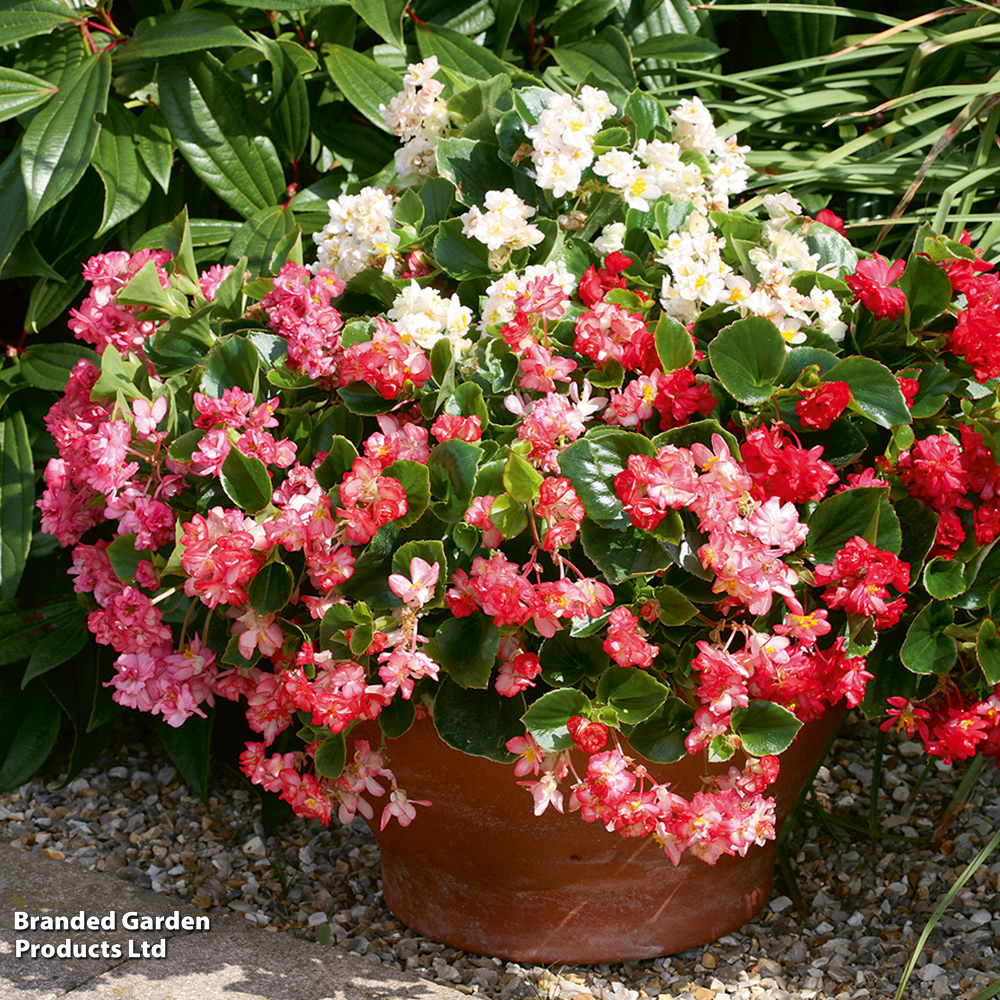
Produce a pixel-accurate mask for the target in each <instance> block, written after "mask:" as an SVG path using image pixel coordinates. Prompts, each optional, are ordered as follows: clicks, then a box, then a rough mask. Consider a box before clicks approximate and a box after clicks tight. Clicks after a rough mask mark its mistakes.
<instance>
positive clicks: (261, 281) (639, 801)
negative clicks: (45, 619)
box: [39, 57, 1000, 863]
mask: <svg viewBox="0 0 1000 1000" xmlns="http://www.w3.org/2000/svg"><path fill="white" fill-rule="evenodd" d="M526 82H527V81H524V80H518V79H517V78H516V77H514V78H512V77H509V76H498V77H494V78H492V79H490V80H487V81H480V82H475V81H472V80H470V79H468V78H462V77H461V75H460V74H457V73H453V72H445V71H443V70H441V69H440V68H439V66H438V63H437V60H436V59H435V58H433V57H432V58H429V59H426V60H425V61H424V62H423V63H420V64H418V65H413V66H411V67H410V70H409V73H408V75H407V77H406V79H405V88H404V90H403V91H402V92H401V93H400V94H399V95H398V96H397V97H396V98H394V99H393V100H392V101H391V102H390V103H389V104H388V105H386V106H385V107H384V108H383V109H382V112H383V114H384V120H385V122H386V124H387V126H388V127H390V128H391V129H392V130H393V131H395V133H396V134H397V135H398V136H399V138H400V140H401V146H400V149H399V152H398V154H397V156H396V169H397V178H396V183H395V184H393V185H391V186H390V187H388V188H384V189H383V188H374V187H361V188H360V189H358V188H355V189H353V190H348V191H345V192H343V193H342V194H341V195H340V196H339V197H338V198H336V199H335V200H333V201H331V202H330V203H329V223H328V224H327V225H326V226H325V227H324V228H323V229H322V230H321V231H320V232H318V233H317V234H316V236H315V256H314V259H313V260H312V262H311V263H309V264H308V265H307V264H306V263H304V261H303V259H302V257H301V254H300V253H299V248H298V246H297V244H295V243H293V242H292V241H290V240H288V241H283V242H282V243H281V244H279V245H278V246H277V248H276V250H275V253H274V257H273V260H272V265H273V266H272V273H271V274H270V275H263V276H260V275H250V274H247V273H246V269H245V262H243V261H241V262H240V263H237V264H236V265H235V266H234V267H226V268H221V267H219V266H213V267H211V268H210V269H208V270H205V271H201V272H200V271H199V268H198V265H197V263H196V258H195V256H194V253H193V251H192V246H191V240H190V235H189V232H188V230H187V227H186V219H185V217H184V216H183V215H182V216H180V217H178V219H177V220H176V222H175V224H174V226H173V227H172V228H171V229H170V231H169V232H168V234H167V239H166V242H165V245H164V249H163V250H162V251H152V250H141V251H139V252H137V253H134V254H131V255H130V254H128V253H125V252H116V253H108V254H103V255H100V256H97V257H94V258H92V259H91V260H89V261H88V262H87V264H86V265H85V267H84V272H83V273H84V277H85V279H86V280H87V281H88V282H89V283H90V291H89V295H88V297H87V298H86V300H85V301H84V302H83V304H82V305H81V306H80V308H79V309H77V310H74V312H73V315H72V319H71V321H70V326H71V328H72V330H73V331H74V332H75V334H76V335H77V336H78V337H79V338H80V339H82V340H84V341H86V342H88V343H90V344H91V345H93V347H94V352H95V353H94V354H93V356H92V357H90V358H84V359H82V360H80V361H79V362H78V363H77V364H76V366H75V367H74V368H73V370H72V374H71V375H70V378H69V382H68V384H67V386H66V391H65V395H64V397H63V399H62V400H61V401H60V402H59V403H58V404H56V406H54V407H53V408H52V410H51V412H50V414H49V417H48V428H49V430H50V431H51V433H52V435H53V437H54V438H55V441H56V444H57V446H58V449H59V457H58V458H54V459H52V460H51V461H50V462H49V465H48V468H47V470H46V476H45V478H46V484H47V488H46V490H45V493H44V496H43V497H42V499H41V501H40V503H39V506H40V507H41V509H42V518H43V528H44V530H45V531H47V532H50V533H51V534H53V535H55V536H56V537H57V538H58V540H59V542H60V543H61V544H63V545H66V546H72V547H73V567H74V568H73V571H72V572H73V574H74V577H75V586H76V590H77V591H78V593H80V594H81V595H88V597H87V598H86V599H87V600H89V601H90V610H89V616H88V619H87V626H88V628H89V630H90V632H91V633H93V635H94V637H95V638H96V640H97V642H98V643H100V644H103V645H105V646H109V647H111V649H112V650H113V651H114V653H115V659H114V673H113V676H112V677H110V679H109V680H108V681H107V682H106V683H107V685H108V686H109V687H110V688H111V689H112V691H113V697H114V700H115V701H117V702H118V703H119V704H121V705H125V706H129V707H131V708H135V709H139V710H141V711H144V712H149V713H153V714H155V715H158V716H160V717H162V719H163V720H165V721H166V722H167V723H168V724H169V725H170V726H171V727H183V724H184V723H185V721H186V720H188V719H190V718H191V717H192V716H200V715H204V714H205V712H206V711H207V709H208V708H209V707H210V706H212V705H213V703H214V702H215V700H217V699H231V700H234V701H239V702H241V703H244V704H245V708H246V718H247V722H248V724H249V727H250V729H251V730H252V731H253V733H254V734H255V735H254V738H253V739H251V740H248V742H247V745H246V750H245V753H244V754H243V755H242V757H241V758H240V763H241V767H242V768H243V770H244V772H245V773H246V774H247V775H248V776H249V777H250V779H251V780H252V781H254V782H255V783H257V784H259V785H262V786H263V787H264V788H265V789H268V790H271V791H275V792H278V793H279V794H280V795H281V797H282V798H284V799H286V800H287V801H288V802H289V803H291V805H292V807H293V809H294V810H295V811H296V812H297V813H298V814H300V815H302V816H311V817H319V818H320V819H322V820H323V821H324V822H325V821H328V820H329V819H330V818H331V816H332V815H337V816H339V818H340V819H341V820H342V821H347V820H350V819H351V818H352V817H354V816H355V815H356V814H357V813H361V814H363V815H365V816H367V817H369V818H371V817H373V816H374V814H375V810H376V809H379V810H380V813H381V817H380V820H381V823H382V824H383V825H385V823H387V822H389V821H390V820H392V819H393V818H395V819H397V820H398V821H399V822H400V823H403V824H408V823H410V822H411V821H414V817H415V816H416V813H417V809H416V808H415V807H416V805H419V804H421V803H414V802H413V801H411V800H409V799H408V798H407V795H406V790H405V789H404V788H400V787H398V786H397V783H396V780H395V778H394V777H393V774H392V759H391V754H387V753H386V751H385V749H384V747H381V746H379V745H373V743H372V740H371V739H368V738H366V739H358V738H355V737H354V735H352V733H353V729H354V727H355V725H356V724H357V723H358V722H371V721H377V722H378V723H379V724H380V725H381V730H382V732H383V733H384V734H385V736H386V737H388V738H392V737H395V736H398V735H400V734H401V733H403V732H405V731H406V730H407V729H408V728H409V727H410V726H411V725H412V724H414V721H415V720H417V719H421V720H426V719H427V718H430V719H431V720H433V724H434V725H435V726H436V728H437V731H438V733H439V734H440V736H441V737H442V739H443V740H444V741H445V742H446V743H448V744H450V745H452V746H454V747H456V748H459V749H462V750H464V751H465V752H468V753H472V754H477V755H480V756H485V757H489V758H491V759H494V760H501V761H504V760H505V761H510V762H511V763H512V764H513V766H512V768H511V778H510V780H511V781H519V782H520V783H521V784H522V785H524V786H525V789H526V791H525V809H531V808H533V809H534V811H535V813H536V814H537V813H542V812H543V811H545V810H546V809H555V810H559V811H567V812H570V811H578V812H579V813H580V815H581V817H582V819H583V820H585V821H588V822H599V823H602V824H604V825H605V826H606V827H607V828H608V829H609V831H612V832H616V833H617V834H620V835H622V836H653V837H655V838H656V839H657V841H658V842H659V843H660V844H661V845H662V846H663V848H664V851H665V853H666V855H667V856H668V857H669V858H670V859H672V860H673V862H674V863H677V861H678V860H679V858H680V857H681V855H682V854H683V852H684V851H685V850H687V851H690V853H692V854H693V855H695V856H697V857H699V858H702V859H704V860H706V861H708V862H710V863H714V862H715V861H716V860H717V859H718V857H719V856H720V855H722V854H734V853H735V854H743V853H745V852H746V850H747V849H748V847H749V846H750V845H751V844H753V843H755V842H757V843H762V842H764V841H765V840H767V839H769V838H772V837H773V836H774V829H773V823H774V812H773V803H772V802H771V800H770V799H769V798H768V797H767V786H768V785H769V784H770V783H771V782H772V781H773V780H774V777H775V776H776V774H777V773H778V771H779V769H780V753H781V752H782V751H783V750H784V749H786V748H787V746H788V745H789V744H790V743H791V741H792V740H793V739H794V737H795V734H796V732H797V730H798V728H799V726H800V725H801V724H802V723H803V722H806V721H809V720H812V719H816V718H819V717H821V716H822V715H823V713H824V712H826V711H828V710H829V709H830V708H831V707H832V706H836V705H838V704H840V703H843V702H846V704H847V705H848V706H852V707H853V706H859V705H860V706H862V707H863V708H864V710H865V711H866V712H868V713H869V714H870V715H872V716H876V717H886V719H887V721H886V723H885V725H887V726H895V727H898V728H900V729H902V730H905V732H906V733H907V734H908V735H911V736H913V735H918V736H919V737H920V738H922V740H923V741H924V744H925V746H926V748H927V751H928V752H929V753H930V754H933V755H935V756H937V757H939V758H941V759H943V760H945V761H950V760H954V759H962V758H965V757H968V756H970V755H972V754H974V753H977V752H982V753H987V754H991V755H994V756H997V755H1000V716H998V709H1000V695H998V693H997V690H996V686H997V684H998V682H1000V638H998V634H997V626H996V624H995V616H996V606H997V604H998V602H1000V598H998V597H997V593H998V592H1000V591H997V590H996V587H997V584H998V582H1000V554H994V551H993V549H994V546H995V543H996V539H997V537H998V536H1000V497H998V496H997V485H998V483H1000V466H998V464H997V461H996V455H995V448H996V442H995V440H994V433H995V431H996V429H997V427H998V424H997V422H996V409H997V396H996V385H997V382H996V379H997V376H998V375H1000V322H998V313H997V309H998V307H997V305H996V303H998V302H1000V295H998V292H997V287H998V286H997V278H996V277H995V276H994V275H992V274H991V273H990V271H991V267H992V265H990V264H988V263H986V262H985V261H983V260H982V258H981V256H980V255H978V254H976V252H975V251H973V250H972V249H971V248H970V247H969V246H968V245H967V243H964V242H961V241H953V240H948V239H943V238H937V237H934V236H932V235H926V236H925V237H924V238H921V240H920V242H919V243H918V246H917V248H916V249H917V250H918V251H919V252H915V253H914V254H913V256H911V257H910V258H909V260H907V261H894V262H890V261H886V260H883V259H882V258H880V257H879V256H878V255H875V256H873V257H871V258H863V259H860V260H859V255H858V252H857V251H856V250H855V249H854V248H853V247H852V246H851V244H850V242H849V241H848V240H847V239H846V238H845V237H844V236H843V235H842V234H841V232H840V231H839V230H840V229H841V228H842V226H841V224H840V220H839V219H837V218H836V216H834V215H832V213H826V214H825V216H824V218H823V220H815V219H812V218H809V217H807V216H805V215H803V213H802V210H801V207H800V205H799V204H798V203H797V202H796V201H795V200H794V199H793V198H791V197H790V196H788V195H768V196H766V197H764V198H762V199H758V200H756V201H755V202H753V203H750V202H748V203H746V204H740V203H739V201H738V198H739V196H740V193H741V192H742V191H743V190H744V186H745V183H746V180H747V168H746V165H745V160H744V153H745V152H746V151H745V149H744V148H742V147H740V146H739V144H738V142H737V141H736V139H735V138H733V137H731V136H724V135H722V134H720V133H719V132H718V131H717V130H716V128H715V127H714V125H713V123H712V120H711V117H710V115H709V114H708V113H707V111H706V110H705V108H704V106H703V105H702V104H701V103H700V102H699V100H698V99H697V98H693V99H684V100H681V101H679V102H678V103H677V104H676V105H675V106H672V107H669V108H668V107H664V106H663V105H661V104H660V103H659V102H658V101H657V100H655V99H654V98H652V97H650V96H649V95H646V94H643V93H640V92H635V93H633V94H631V95H630V96H627V95H623V97H622V99H620V101H619V103H615V101H614V100H612V98H611V97H609V95H608V94H607V93H605V92H604V91H602V90H600V89H597V88H596V87H593V86H589V85H585V86H583V87H582V88H581V89H580V90H579V92H578V93H575V94H567V93H556V92H553V91H549V90H546V89H544V88H541V87H538V86H534V85H523V86H522V85H521V84H522V83H526ZM998 552H1000V550H998ZM421 724H425V723H424V722H421ZM574 749H575V750H578V751H582V752H583V753H585V754H586V755H587V757H586V759H587V764H586V766H585V767H579V766H578V765H577V764H574V763H573V759H572V758H571V756H570V751H571V750H574ZM688 754H697V755H701V756H702V757H703V758H704V759H705V761H706V763H707V762H708V761H715V762H720V761H722V762H724V761H731V764H732V766H730V767H729V769H728V773H725V774H718V773H717V774H716V777H714V778H713V779H711V780H710V781H709V782H708V783H707V784H706V787H705V790H704V791H703V792H699V793H697V794H696V795H694V796H693V797H692V798H691V799H690V800H688V799H685V798H682V797H681V796H679V795H677V794H676V793H674V792H672V791H670V789H669V787H668V786H667V785H665V784H659V783H657V782H656V781H654V780H653V779H652V778H651V777H650V775H649V773H648V772H647V770H646V767H645V762H649V761H653V762H671V761H676V760H679V759H680V758H681V757H683V756H685V755H688ZM737 764H738V765H739V766H736V765H737ZM380 798H381V802H380V801H379V800H380ZM424 804H425V805H427V804H426V803H424ZM416 821H417V822H419V817H418V818H417V819H416Z"/></svg>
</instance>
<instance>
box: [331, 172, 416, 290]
mask: <svg viewBox="0 0 1000 1000" xmlns="http://www.w3.org/2000/svg"><path fill="white" fill-rule="evenodd" d="M329 209H330V221H329V222H328V223H327V224H326V226H324V227H323V229H322V230H320V232H318V233H315V234H314V235H313V240H314V242H315V243H316V247H317V260H316V263H315V264H314V265H313V267H312V270H313V272H314V273H315V272H316V271H318V270H319V269H320V268H322V267H328V268H330V269H331V270H332V271H334V272H335V273H336V274H338V275H340V277H341V278H343V279H344V280H345V281H349V280H350V279H351V278H353V277H354V276H355V275H356V274H360V273H361V272H362V271H365V270H367V269H368V268H373V267H379V268H381V269H382V271H383V272H384V273H386V274H392V273H394V271H395V266H396V256H395V250H396V247H397V246H399V237H398V236H397V235H396V234H395V233H394V232H393V231H392V227H393V226H394V225H395V221H396V220H395V217H394V215H393V210H392V199H391V198H390V197H389V196H388V195H387V194H386V193H385V192H384V191H380V190H379V189H378V188H373V187H366V188H363V189H362V190H361V191H360V192H359V193H358V194H356V195H344V196H343V197H341V198H338V199H335V200H333V201H331V202H330V203H329Z"/></svg>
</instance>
